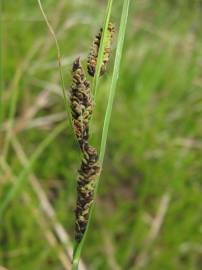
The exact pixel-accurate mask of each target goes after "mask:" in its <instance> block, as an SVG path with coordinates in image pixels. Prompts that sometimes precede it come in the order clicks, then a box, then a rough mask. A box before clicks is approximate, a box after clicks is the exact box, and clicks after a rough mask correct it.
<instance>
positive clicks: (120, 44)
mask: <svg viewBox="0 0 202 270" xmlns="http://www.w3.org/2000/svg"><path fill="white" fill-rule="evenodd" d="M129 5H130V0H124V3H123V9H122V15H121V22H120V28H119V34H118V41H117V49H116V56H115V63H114V70H113V75H112V82H111V86H110V93H109V98H108V104H107V109H106V113H105V119H104V125H103V131H102V139H101V147H100V158H99V161H100V166H101V167H102V165H103V161H104V155H105V150H106V143H107V136H108V130H109V124H110V119H111V112H112V106H113V101H114V96H115V91H116V86H117V82H118V77H119V70H120V63H121V57H122V51H123V45H124V38H125V32H126V25H127V19H128V11H129ZM97 72H98V70H97ZM98 74H99V73H98ZM99 180H100V177H98V179H97V181H96V186H95V191H94V200H93V204H92V206H91V208H90V213H89V220H88V224H87V228H86V231H85V233H84V235H83V238H82V240H81V242H80V243H77V244H75V248H74V254H73V262H72V270H77V269H78V264H79V259H80V256H81V251H82V248H83V245H84V242H85V239H86V235H87V233H88V230H89V226H90V223H91V220H92V214H93V210H94V207H95V200H96V197H97V193H98V187H99V182H100V181H99Z"/></svg>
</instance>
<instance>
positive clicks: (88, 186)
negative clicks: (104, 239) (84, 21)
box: [70, 58, 100, 242]
mask: <svg viewBox="0 0 202 270" xmlns="http://www.w3.org/2000/svg"><path fill="white" fill-rule="evenodd" d="M72 77H73V83H72V86H71V91H70V104H71V112H72V122H73V128H74V131H75V134H76V137H77V139H78V141H79V145H80V148H81V152H82V162H81V166H80V169H79V171H78V173H79V175H78V184H77V204H76V211H75V214H76V224H75V239H76V241H77V242H80V241H81V239H82V237H83V234H84V233H85V230H86V226H87V223H88V218H89V211H90V207H91V204H92V202H93V194H94V189H95V183H96V179H97V177H98V175H99V173H100V166H99V164H98V154H97V150H96V149H95V148H94V147H92V146H90V145H89V121H90V119H91V116H92V112H93V107H94V103H93V99H92V96H91V91H90V85H89V83H88V82H87V81H86V79H85V75H84V71H83V69H82V66H81V62H80V58H77V59H76V60H75V62H74V64H73V68H72Z"/></svg>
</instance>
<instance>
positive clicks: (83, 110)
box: [70, 58, 94, 149]
mask: <svg viewBox="0 0 202 270" xmlns="http://www.w3.org/2000/svg"><path fill="white" fill-rule="evenodd" d="M72 78H73V83H72V86H71V91H70V104H71V112H72V122H73V127H74V131H75V134H76V137H77V139H78V142H79V145H80V147H81V149H82V148H83V144H84V140H86V139H88V122H89V120H90V118H91V115H92V111H93V106H94V104H93V100H92V97H91V93H90V84H89V83H88V82H87V81H86V79H85V75H84V71H83V68H82V66H81V62H80V58H77V59H76V60H75V61H74V63H73V68H72Z"/></svg>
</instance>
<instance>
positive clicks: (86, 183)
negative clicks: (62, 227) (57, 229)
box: [75, 143, 100, 242]
mask: <svg viewBox="0 0 202 270" xmlns="http://www.w3.org/2000/svg"><path fill="white" fill-rule="evenodd" d="M99 173H100V166H99V165H98V154H97V150H96V149H95V148H94V147H92V146H90V145H88V143H87V144H86V145H85V152H84V157H83V159H82V162H81V167H80V169H79V177H78V186H77V194H78V195H77V205H76V224H75V239H76V241H77V242H80V241H81V239H82V237H83V234H84V233H85V230H86V226H87V223H88V218H89V211H90V207H91V204H92V202H93V194H94V190H95V184H96V179H97V177H98V175H99Z"/></svg>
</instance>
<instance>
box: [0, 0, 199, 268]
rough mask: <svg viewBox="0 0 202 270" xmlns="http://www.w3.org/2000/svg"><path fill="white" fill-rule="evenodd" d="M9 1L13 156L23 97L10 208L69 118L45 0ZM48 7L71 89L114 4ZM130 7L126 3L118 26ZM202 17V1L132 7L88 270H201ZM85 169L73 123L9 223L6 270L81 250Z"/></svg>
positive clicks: (43, 264)
mask: <svg viewBox="0 0 202 270" xmlns="http://www.w3.org/2000/svg"><path fill="white" fill-rule="evenodd" d="M1 4H2V14H1V15H2V16H1V25H2V33H1V34H2V36H1V44H2V57H3V58H2V61H1V65H3V72H2V70H1V72H2V74H1V75H2V76H3V81H2V82H1V83H2V86H3V92H2V93H3V102H2V103H1V119H2V120H3V122H2V125H1V130H0V146H1V149H4V145H5V144H4V143H5V137H6V136H7V134H8V129H9V122H8V119H9V111H10V108H11V104H12V100H13V96H15V95H16V96H17V97H18V100H17V108H16V113H15V118H14V119H13V127H12V134H11V140H10V147H9V152H8V156H7V159H6V160H5V159H4V156H3V151H1V164H0V165H1V167H0V198H1V202H2V201H3V200H4V198H5V197H6V194H7V192H8V190H9V189H10V188H11V187H12V186H13V182H14V183H15V181H16V179H18V178H19V175H20V173H21V172H22V170H23V168H25V166H26V164H27V162H28V161H29V159H30V157H31V155H32V154H33V152H34V151H35V149H36V148H37V146H38V145H39V144H40V143H41V142H42V141H43V140H44V138H46V137H47V136H48V135H49V134H51V132H52V131H53V130H54V128H55V127H56V126H58V125H59V124H60V123H62V122H64V121H66V114H65V109H64V103H63V100H62V92H61V89H60V83H59V72H58V69H57V60H56V50H55V46H54V42H53V40H52V37H51V36H50V34H49V33H48V31H47V27H46V25H45V23H44V21H43V18H42V16H41V13H40V11H39V8H38V6H37V1H34V0H30V1H26V0H18V1H15V2H13V1H12V0H7V1H2V0H1ZM43 5H44V8H45V10H46V11H47V13H48V16H49V19H50V21H51V23H52V25H53V27H54V29H55V31H56V33H57V37H58V39H59V43H60V46H61V51H62V55H63V71H64V74H65V76H66V77H65V83H66V87H67V91H68V89H69V87H70V84H71V81H70V80H71V74H70V69H71V64H72V61H73V60H74V58H75V57H76V56H78V55H80V56H81V57H82V58H84V57H85V56H86V55H87V53H88V51H89V46H90V44H91V42H92V38H93V36H94V34H95V33H96V31H97V29H98V28H99V26H100V24H101V23H102V19H103V16H104V11H105V6H106V3H105V1H101V0H100V1H98V0H96V1H90V0H74V1H65V0H60V1H53V0H46V1H43ZM120 7H121V1H120V0H116V1H115V6H114V9H113V20H114V22H115V23H116V25H118V22H119V14H120ZM201 16H202V3H201V1H197V0H196V1H191V0H190V1H188V0H181V1H180V0H178V1H177V0H172V1H171V0H164V1H160V0H156V1H150V0H136V1H132V5H131V9H130V14H129V23H128V27H127V36H126V43H125V47H124V55H123V61H122V66H121V73H120V80H119V85H118V89H117V95H116V99H115V106H114V109H113V116H112V122H111V126H110V133H109V140H108V146H107V153H106V158H105V162H104V168H103V174H102V179H101V186H100V190H99V198H98V201H97V205H96V211H95V216H94V218H93V224H92V226H91V230H90V234H89V235H88V238H87V241H86V245H85V248H84V252H83V257H82V258H83V262H84V263H85V266H84V264H83V265H82V267H83V269H85V268H86V269H115V270H119V269H124V270H125V269H149V270H159V269H164V270H173V269H177V270H181V269H182V270H187V269H191V270H192V269H193V270H194V269H197V270H199V269H201V265H202V243H201V239H202V217H201V213H202V199H201V194H202V193H201V192H202V186H201V172H202V151H201V150H202V140H201V132H202V121H201V120H202V118H201V117H202V91H201V88H202V77H201V76H202V73H201V70H202V47H201V42H202V28H201ZM110 79H111V70H110V68H109V72H108V75H107V76H106V77H105V78H103V79H102V83H101V84H100V88H99V93H98V102H97V109H96V115H95V117H94V121H93V123H92V129H93V136H92V140H93V143H94V145H97V146H99V144H100V135H101V130H102V123H103V116H104V110H105V107H106V98H107V93H108V89H109V87H108V86H109V83H110ZM78 164H79V152H78V146H77V144H76V142H75V139H74V136H73V133H72V129H71V127H70V126H68V127H67V126H65V127H64V129H63V131H62V132H61V133H60V135H59V136H58V137H57V138H55V140H54V141H52V142H51V143H50V144H49V145H48V147H47V148H46V149H45V151H43V153H42V154H41V155H40V157H39V158H38V159H37V162H36V163H35V166H34V167H33V169H32V172H31V173H29V175H28V176H27V177H26V178H25V179H24V181H23V183H22V185H21V187H20V189H19V191H18V194H17V195H16V196H15V197H14V199H13V201H12V203H11V204H9V207H8V208H7V209H6V212H5V214H4V215H3V219H1V222H0V265H2V267H3V266H4V267H5V268H7V269H9V270H13V269H15V270H27V269H29V270H36V269H37V270H40V269H43V270H46V269H47V270H48V269H51V270H54V269H55V270H56V269H69V268H68V267H69V266H68V255H66V254H65V252H66V251H65V247H66V248H67V249H68V251H69V252H71V241H72V240H73V231H74V211H73V210H74V208H75V198H76V193H75V189H76V176H77V168H78ZM44 192H45V193H44ZM47 198H48V200H49V201H50V203H51V204H52V206H53V209H54V212H55V215H54V214H53V212H52V210H53V209H50V208H49V207H48V206H47V204H46V203H47V201H46V199H47ZM53 215H54V217H52V216H53ZM61 226H63V227H64V228H65V230H66V233H67V234H64V231H63V230H62V228H61ZM58 231H59V233H58ZM61 233H62V236H61ZM58 234H59V235H60V236H61V237H59V238H61V239H60V240H59V238H58ZM67 236H69V238H67ZM69 239H70V240H69ZM0 269H1V267H0Z"/></svg>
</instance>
